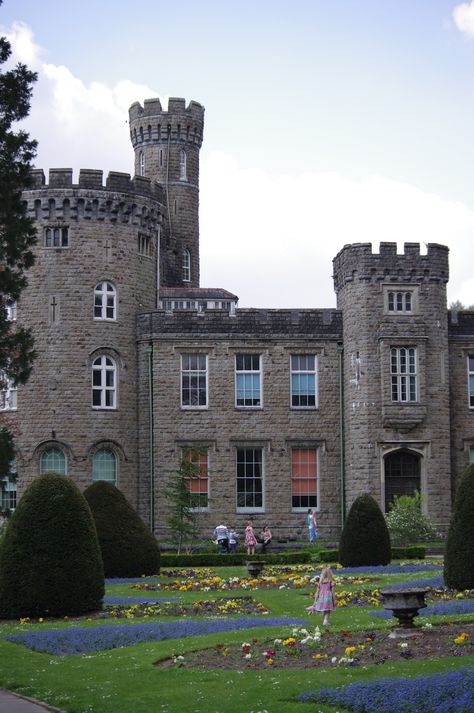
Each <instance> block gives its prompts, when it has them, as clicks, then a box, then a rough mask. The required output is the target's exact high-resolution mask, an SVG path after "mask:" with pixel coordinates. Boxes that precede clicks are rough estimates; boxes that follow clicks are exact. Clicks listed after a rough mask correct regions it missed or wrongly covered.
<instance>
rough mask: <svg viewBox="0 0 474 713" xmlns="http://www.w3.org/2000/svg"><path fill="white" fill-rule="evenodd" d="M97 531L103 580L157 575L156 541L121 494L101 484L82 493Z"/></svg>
mask: <svg viewBox="0 0 474 713" xmlns="http://www.w3.org/2000/svg"><path fill="white" fill-rule="evenodd" d="M84 497H85V498H86V500H87V502H88V503H89V505H90V508H91V510H92V515H93V517H94V520H95V525H96V528H97V536H98V538H99V544H100V549H101V552H102V559H103V562H104V572H105V576H106V577H141V576H142V575H149V574H158V573H159V571H160V548H159V546H158V543H157V541H156V539H155V537H154V536H153V535H152V533H151V532H150V530H149V529H148V528H147V526H146V525H145V523H144V522H143V520H142V519H141V518H140V516H139V515H138V513H137V512H136V511H135V510H134V509H133V507H132V506H131V505H130V503H129V502H128V500H127V499H126V498H125V496H124V495H123V493H122V492H121V491H120V490H119V489H118V488H116V487H115V485H112V484H111V483H107V482H106V481H104V480H98V481H96V482H95V483H93V484H92V485H90V486H89V487H88V488H86V490H85V491H84Z"/></svg>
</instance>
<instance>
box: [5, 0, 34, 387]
mask: <svg viewBox="0 0 474 713" xmlns="http://www.w3.org/2000/svg"><path fill="white" fill-rule="evenodd" d="M0 4H1V1H0ZM10 55H11V46H10V43H9V42H8V40H7V39H6V37H0V187H1V188H0V190H1V193H0V377H1V378H0V381H1V382H3V387H5V376H6V377H7V378H9V379H11V380H12V381H13V382H14V383H16V384H24V383H25V382H26V380H27V379H28V376H29V374H30V372H31V368H32V363H33V359H34V356H35V353H34V350H33V338H32V335H31V332H30V330H28V329H25V328H23V327H17V326H14V324H13V323H12V322H11V321H10V320H9V319H8V317H7V310H8V307H9V306H10V305H11V304H12V303H13V302H15V301H16V300H17V299H18V298H19V296H20V293H21V291H22V290H23V288H24V287H25V286H26V276H25V271H26V270H28V268H29V267H31V265H32V264H33V262H34V256H33V252H32V247H33V245H34V244H35V242H36V232H35V228H34V225H33V222H32V220H31V219H30V218H29V217H28V216H27V213H26V206H25V205H24V203H23V200H22V191H23V190H24V189H25V188H27V187H28V186H29V185H31V167H32V160H33V158H34V157H35V155H36V145H37V144H36V141H33V140H31V139H30V138H29V136H28V134H27V133H26V132H25V131H17V132H14V131H13V130H12V124H13V123H14V122H17V121H21V120H22V119H25V118H26V117H27V116H28V112H29V109H30V98H31V93H32V84H33V83H34V82H35V81H36V74H35V73H34V72H31V71H30V70H28V68H27V67H26V66H25V65H24V64H21V63H19V64H17V65H16V67H14V68H13V69H10V70H8V71H2V69H1V65H3V64H5V62H6V61H7V60H8V59H9V57H10ZM2 372H5V375H2ZM1 388H2V383H0V389H1Z"/></svg>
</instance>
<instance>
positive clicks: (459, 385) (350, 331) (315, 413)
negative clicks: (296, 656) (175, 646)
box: [0, 99, 474, 539]
mask: <svg viewBox="0 0 474 713" xmlns="http://www.w3.org/2000/svg"><path fill="white" fill-rule="evenodd" d="M203 124H204V108H203V107H202V106H201V105H200V104H198V103H196V102H191V103H190V104H189V105H188V106H186V104H185V101H184V100H183V99H170V100H169V104H168V108H167V111H165V110H163V108H162V106H161V104H160V101H159V100H158V99H150V100H147V101H145V102H144V105H143V106H141V105H140V104H138V103H136V104H133V106H132V107H131V108H130V138H131V141H132V145H133V149H134V152H135V176H134V177H133V178H132V177H130V176H129V175H127V174H123V173H109V175H108V177H107V179H106V181H105V185H104V183H103V176H102V172H101V171H92V170H81V171H80V174H79V181H78V183H77V184H73V182H72V170H69V169H54V170H51V171H50V172H49V181H48V182H47V183H46V181H45V176H44V174H43V172H42V171H41V170H35V171H34V172H33V174H34V175H33V181H34V183H33V185H32V187H31V188H30V189H29V190H26V191H25V193H24V200H25V201H26V203H27V208H28V214H29V215H30V216H31V217H32V218H33V219H34V221H35V224H36V226H37V234H38V242H37V245H36V248H35V252H36V263H35V265H34V267H33V268H32V269H31V270H30V271H29V273H28V287H27V288H26V289H25V290H24V292H23V293H22V296H21V301H20V302H19V304H18V305H9V306H8V308H7V316H8V318H9V319H12V320H15V319H17V320H18V323H20V322H21V324H23V325H25V326H29V327H31V329H32V331H33V334H34V339H35V347H36V350H37V352H38V358H37V360H36V362H35V364H34V369H33V372H32V375H31V378H30V380H29V382H28V383H27V384H26V385H25V386H19V387H18V388H16V386H15V385H14V384H13V383H12V382H11V381H9V380H8V379H7V378H6V377H5V375H3V378H1V379H0V383H1V385H2V390H1V391H0V426H1V425H7V426H9V427H10V428H12V430H13V432H14V433H15V442H16V447H17V458H16V469H17V474H18V477H17V479H16V482H15V480H14V479H12V478H9V477H8V475H7V474H0V479H1V478H2V475H3V479H2V481H1V482H2V483H3V489H2V493H3V495H2V497H3V508H4V509H5V508H6V507H14V505H15V498H16V489H18V495H20V494H21V492H22V491H23V490H24V488H25V486H26V485H27V484H28V483H29V482H30V481H31V480H32V479H33V478H34V477H35V476H37V475H38V474H39V473H41V472H44V471H49V470H55V471H59V472H62V473H66V474H67V475H69V476H70V477H72V478H74V480H75V481H76V482H77V484H78V485H79V487H80V488H85V487H86V486H87V485H89V484H90V483H91V482H92V481H94V480H96V479H105V480H108V481H109V482H112V483H114V484H116V485H117V486H118V487H119V488H120V489H121V490H122V491H123V493H124V494H125V495H126V497H127V498H128V499H129V501H130V502H131V503H132V504H133V505H134V506H135V507H136V508H137V510H138V512H139V513H140V515H141V516H142V517H143V519H144V520H145V521H146V522H147V523H149V525H150V527H151V528H152V529H153V530H154V531H155V533H156V534H157V536H158V537H160V538H163V539H166V538H169V531H168V530H167V525H166V507H167V503H166V499H165V498H164V496H163V489H164V487H165V485H166V482H167V481H168V479H169V478H170V477H171V475H172V473H173V472H175V471H176V470H177V468H178V465H179V462H180V460H181V459H182V457H183V456H184V457H185V458H191V459H195V460H196V461H197V464H198V466H199V477H198V478H195V479H193V480H190V482H189V487H190V490H191V491H192V493H193V500H194V502H195V505H196V510H197V511H198V524H199V528H200V534H201V536H202V537H210V536H211V533H212V531H213V529H214V527H215V525H217V524H218V521H220V520H224V521H225V522H226V523H227V524H228V525H232V526H233V527H235V528H237V529H238V530H240V531H241V532H242V530H243V528H244V526H245V522H246V521H247V520H248V519H252V520H253V521H254V524H255V525H256V526H257V527H260V526H261V525H263V524H264V523H268V524H270V526H271V527H272V529H273V530H274V532H275V534H276V535H277V536H279V537H284V538H296V537H306V518H305V513H306V511H307V509H308V508H309V507H311V508H315V509H317V510H318V511H319V527H320V533H321V535H322V536H324V537H334V536H336V535H337V533H338V531H339V528H340V526H341V524H342V523H343V520H344V517H345V514H346V513H347V510H348V508H349V506H350V505H351V503H352V501H353V500H354V498H355V497H356V496H357V495H358V494H359V493H361V492H370V493H372V495H373V496H374V497H375V498H376V500H377V501H378V502H379V504H380V506H381V507H382V509H384V510H386V509H387V508H388V506H389V503H390V501H391V499H392V498H393V496H394V495H397V494H402V493H408V494H412V493H413V492H414V491H415V490H418V491H420V492H421V494H422V496H423V508H424V509H425V511H426V512H427V514H429V515H430V517H431V518H432V520H433V522H434V523H435V525H436V526H437V527H438V528H439V529H440V530H444V529H446V526H447V523H448V521H449V516H450V509H451V502H452V493H453V490H454V488H455V483H456V478H457V477H458V476H459V475H460V474H461V473H462V471H463V470H464V469H465V467H466V466H467V465H468V463H469V462H473V461H474V313H472V312H459V313H454V312H453V313H449V312H448V310H447V306H446V284H447V282H448V272H449V267H448V249H447V248H446V247H444V246H442V245H436V244H429V245H428V247H427V252H426V254H421V251H420V246H419V245H418V244H414V243H407V244H405V246H404V252H403V254H398V253H397V248H396V244H394V243H381V245H380V251H379V253H375V252H373V251H372V248H371V245H370V244H365V243H364V244H361V243H358V244H353V245H345V246H344V247H343V248H342V250H341V251H340V252H339V253H338V255H337V256H336V257H335V259H334V286H335V291H336V294H337V309H316V308H315V309H301V310H297V309H240V308H238V299H237V296H236V295H234V294H231V293H230V292H228V291H226V290H225V289H221V288H218V289H207V288H201V287H200V286H199V284H200V283H199V221H198V206H199V151H200V147H201V144H202V137H203Z"/></svg>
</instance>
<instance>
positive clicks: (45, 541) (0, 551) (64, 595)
mask: <svg viewBox="0 0 474 713" xmlns="http://www.w3.org/2000/svg"><path fill="white" fill-rule="evenodd" d="M103 596H104V572H103V567H102V559H101V556H100V549H99V544H98V541H97V533H96V530H95V527H94V521H93V519H92V515H91V511H90V509H89V506H88V504H87V502H86V501H85V499H84V498H83V496H82V495H81V493H80V491H79V489H78V488H77V486H76V485H75V484H74V482H73V481H72V480H71V479H70V478H67V477H66V476H64V475H59V474H58V473H45V474H44V475H40V476H39V477H38V478H35V480H34V481H33V482H32V484H31V485H30V486H29V487H28V488H27V490H26V491H25V493H24V495H23V497H22V498H21V500H20V502H19V504H18V507H17V508H16V510H15V512H14V513H13V515H12V516H11V518H10V520H9V523H8V526H7V529H6V533H5V536H4V538H3V541H2V546H1V548H0V617H2V618H18V617H26V616H28V617H36V616H65V615H74V614H84V613H86V612H90V611H95V610H97V609H101V608H102V597H103Z"/></svg>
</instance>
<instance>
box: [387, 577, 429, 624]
mask: <svg viewBox="0 0 474 713" xmlns="http://www.w3.org/2000/svg"><path fill="white" fill-rule="evenodd" d="M427 591H428V590H427V589H421V588H418V587H413V588H411V589H409V588H406V589H384V590H382V591H381V592H380V594H381V595H382V597H383V605H384V609H389V610H391V611H392V612H393V616H394V617H395V618H396V619H398V622H399V626H401V627H403V628H404V629H413V628H414V626H415V625H414V623H413V619H414V618H415V617H416V616H418V612H419V610H420V609H423V608H424V607H426V606H427V605H426V604H425V595H426V592H427Z"/></svg>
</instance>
